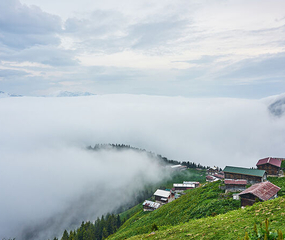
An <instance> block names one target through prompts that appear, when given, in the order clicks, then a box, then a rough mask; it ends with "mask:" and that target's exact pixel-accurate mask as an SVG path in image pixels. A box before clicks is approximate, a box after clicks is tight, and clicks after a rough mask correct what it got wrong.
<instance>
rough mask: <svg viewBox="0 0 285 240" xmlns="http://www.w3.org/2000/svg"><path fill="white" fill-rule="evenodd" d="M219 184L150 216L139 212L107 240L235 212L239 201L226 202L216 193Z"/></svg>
mask: <svg viewBox="0 0 285 240" xmlns="http://www.w3.org/2000/svg"><path fill="white" fill-rule="evenodd" d="M219 185H220V182H214V183H209V184H205V186H202V187H199V188H197V189H193V190H189V191H188V193H187V194H186V195H184V196H182V197H181V198H179V199H177V200H175V201H173V202H171V203H168V204H166V205H164V206H162V207H161V208H159V209H158V210H156V211H154V212H143V210H141V211H139V212H138V213H137V214H135V215H134V216H133V217H131V218H130V219H128V220H127V221H126V223H125V224H124V225H123V226H122V227H121V228H120V229H119V231H118V232H117V233H116V234H115V235H113V236H111V237H110V239H124V238H129V237H131V236H134V235H138V234H142V233H148V232H150V231H151V227H152V225H153V224H156V225H157V226H158V227H159V228H161V227H165V226H169V225H172V226H174V225H177V224H181V223H185V222H187V221H189V220H190V219H198V218H203V217H207V216H215V215H217V214H222V213H226V212H228V211H231V210H234V209H238V208H239V207H240V201H236V200H233V199H232V198H231V197H230V196H229V198H227V196H226V195H224V194H223V191H222V190H220V189H219Z"/></svg>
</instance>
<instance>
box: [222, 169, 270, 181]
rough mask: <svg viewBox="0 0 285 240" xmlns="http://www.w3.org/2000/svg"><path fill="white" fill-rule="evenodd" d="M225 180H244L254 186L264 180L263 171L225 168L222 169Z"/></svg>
mask: <svg viewBox="0 0 285 240" xmlns="http://www.w3.org/2000/svg"><path fill="white" fill-rule="evenodd" d="M224 173H225V179H245V180H247V182H248V183H250V184H254V183H258V182H263V181H265V180H266V177H267V174H266V171H265V170H260V169H250V168H241V167H232V166H226V167H225V169H224Z"/></svg>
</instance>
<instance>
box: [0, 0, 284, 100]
mask: <svg viewBox="0 0 285 240" xmlns="http://www.w3.org/2000/svg"><path fill="white" fill-rule="evenodd" d="M284 9H285V1H283V0H272V1H265V0H240V1H233V0H211V1H209V0H199V1H196V0H185V1H184V0H177V1H169V0H157V1H150V0H144V1H141V0H135V1H129V0H120V1H114V0H105V1H92V0H73V1H68V0H62V1H56V0H49V1H46V0H7V1H0V90H2V91H6V92H10V93H14V94H23V95H44V94H51V93H53V92H55V91H59V90H67V91H89V92H92V93H95V94H110V93H132V94H151V95H153V94H154V95H175V96H177V95H182V96H187V97H193V96H194V97H197V96H198V97H205V96H206V97H217V96H219V97H229V96H234V97H246V98H260V97H265V96H269V95H274V94H280V93H282V92H285V79H284V77H285V68H284V66H285V41H284V39H285V12H284Z"/></svg>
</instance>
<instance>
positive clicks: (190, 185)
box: [173, 183, 195, 192]
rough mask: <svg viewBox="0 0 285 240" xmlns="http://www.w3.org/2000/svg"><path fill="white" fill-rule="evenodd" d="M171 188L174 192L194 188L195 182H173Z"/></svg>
mask: <svg viewBox="0 0 285 240" xmlns="http://www.w3.org/2000/svg"><path fill="white" fill-rule="evenodd" d="M173 188H174V191H175V192H181V191H185V190H188V189H193V188H195V184H193V183H173Z"/></svg>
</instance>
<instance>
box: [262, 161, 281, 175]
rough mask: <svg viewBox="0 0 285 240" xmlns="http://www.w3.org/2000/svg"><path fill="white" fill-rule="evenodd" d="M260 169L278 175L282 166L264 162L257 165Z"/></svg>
mask: <svg viewBox="0 0 285 240" xmlns="http://www.w3.org/2000/svg"><path fill="white" fill-rule="evenodd" d="M257 168H258V169H260V170H265V171H266V172H267V174H269V175H278V174H279V171H280V168H279V167H277V166H274V165H271V164H268V163H266V164H263V165H259V166H257Z"/></svg>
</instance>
